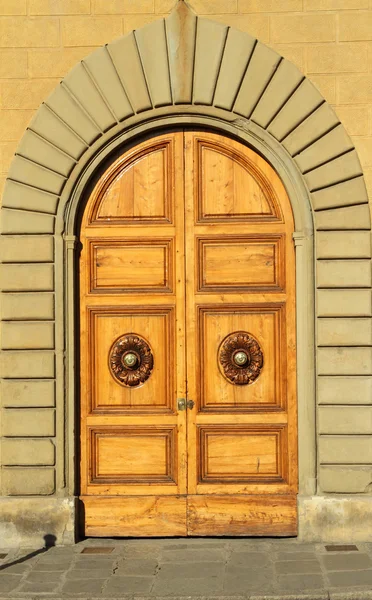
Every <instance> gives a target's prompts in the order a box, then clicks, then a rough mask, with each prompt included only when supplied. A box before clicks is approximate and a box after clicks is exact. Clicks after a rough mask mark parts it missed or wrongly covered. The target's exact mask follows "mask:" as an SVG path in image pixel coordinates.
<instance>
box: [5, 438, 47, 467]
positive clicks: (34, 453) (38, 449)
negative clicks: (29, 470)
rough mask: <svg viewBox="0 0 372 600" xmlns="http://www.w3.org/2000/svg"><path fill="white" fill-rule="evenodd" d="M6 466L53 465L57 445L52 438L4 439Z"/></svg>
mask: <svg viewBox="0 0 372 600" xmlns="http://www.w3.org/2000/svg"><path fill="white" fill-rule="evenodd" d="M1 458H2V464H3V465H4V466H8V467H9V466H24V465H32V466H34V465H35V466H39V465H43V466H53V465H54V464H55V446H54V444H53V442H52V440H25V439H22V440H19V439H17V440H16V439H14V440H12V439H4V440H3V441H2V443H1Z"/></svg>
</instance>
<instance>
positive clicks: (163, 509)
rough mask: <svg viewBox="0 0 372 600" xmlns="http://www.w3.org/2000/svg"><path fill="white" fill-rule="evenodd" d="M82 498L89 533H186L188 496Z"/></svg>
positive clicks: (132, 534)
mask: <svg viewBox="0 0 372 600" xmlns="http://www.w3.org/2000/svg"><path fill="white" fill-rule="evenodd" d="M80 499H81V502H82V504H83V506H82V508H81V512H82V516H83V520H84V523H85V527H84V534H85V535H86V536H97V537H113V536H115V537H116V536H122V537H159V536H161V537H163V536H165V537H166V536H184V535H186V533H187V530H186V497H185V496H181V497H177V496H164V497H161V498H160V497H158V496H149V495H148V496H147V497H142V498H140V497H138V496H131V497H128V498H122V497H121V498H107V497H104V498H95V497H94V496H93V497H88V496H82V497H81V498H80Z"/></svg>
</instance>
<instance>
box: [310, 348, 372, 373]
mask: <svg viewBox="0 0 372 600" xmlns="http://www.w3.org/2000/svg"><path fill="white" fill-rule="evenodd" d="M317 357H318V373H319V375H371V374H372V348H340V347H337V348H336V347H335V348H318V351H317Z"/></svg>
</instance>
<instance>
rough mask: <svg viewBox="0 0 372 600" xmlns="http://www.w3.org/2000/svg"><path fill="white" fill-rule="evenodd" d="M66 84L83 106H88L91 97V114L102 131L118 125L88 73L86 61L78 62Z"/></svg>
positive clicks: (69, 74) (67, 77) (68, 76)
mask: <svg viewBox="0 0 372 600" xmlns="http://www.w3.org/2000/svg"><path fill="white" fill-rule="evenodd" d="M64 81H65V84H66V86H67V87H68V89H69V90H70V91H71V92H72V94H73V96H74V97H75V98H76V99H77V101H78V102H79V104H80V105H81V106H84V107H85V106H86V104H87V98H89V109H88V110H89V114H90V115H91V117H92V119H93V121H94V122H95V123H96V124H97V125H98V127H99V128H100V129H101V130H102V131H107V130H108V129H110V128H111V127H112V126H113V125H116V118H115V117H114V115H113V114H112V111H111V110H110V109H109V108H108V106H107V104H109V100H110V98H107V103H106V102H105V100H104V99H103V98H102V95H101V94H100V92H99V91H98V90H97V87H96V85H95V84H94V82H93V81H92V79H91V77H90V76H89V74H88V73H87V70H86V68H85V66H84V63H81V62H80V63H78V64H77V65H75V67H74V68H73V69H72V70H71V71H70V72H69V73H68V75H67V76H66V77H65V80H64Z"/></svg>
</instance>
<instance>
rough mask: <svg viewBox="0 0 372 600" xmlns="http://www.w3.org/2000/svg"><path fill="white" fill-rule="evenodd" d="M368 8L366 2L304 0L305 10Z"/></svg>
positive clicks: (360, 0)
mask: <svg viewBox="0 0 372 600" xmlns="http://www.w3.org/2000/svg"><path fill="white" fill-rule="evenodd" d="M358 8H368V0H305V4H304V9H305V10H347V9H350V10H356V9H358Z"/></svg>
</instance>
